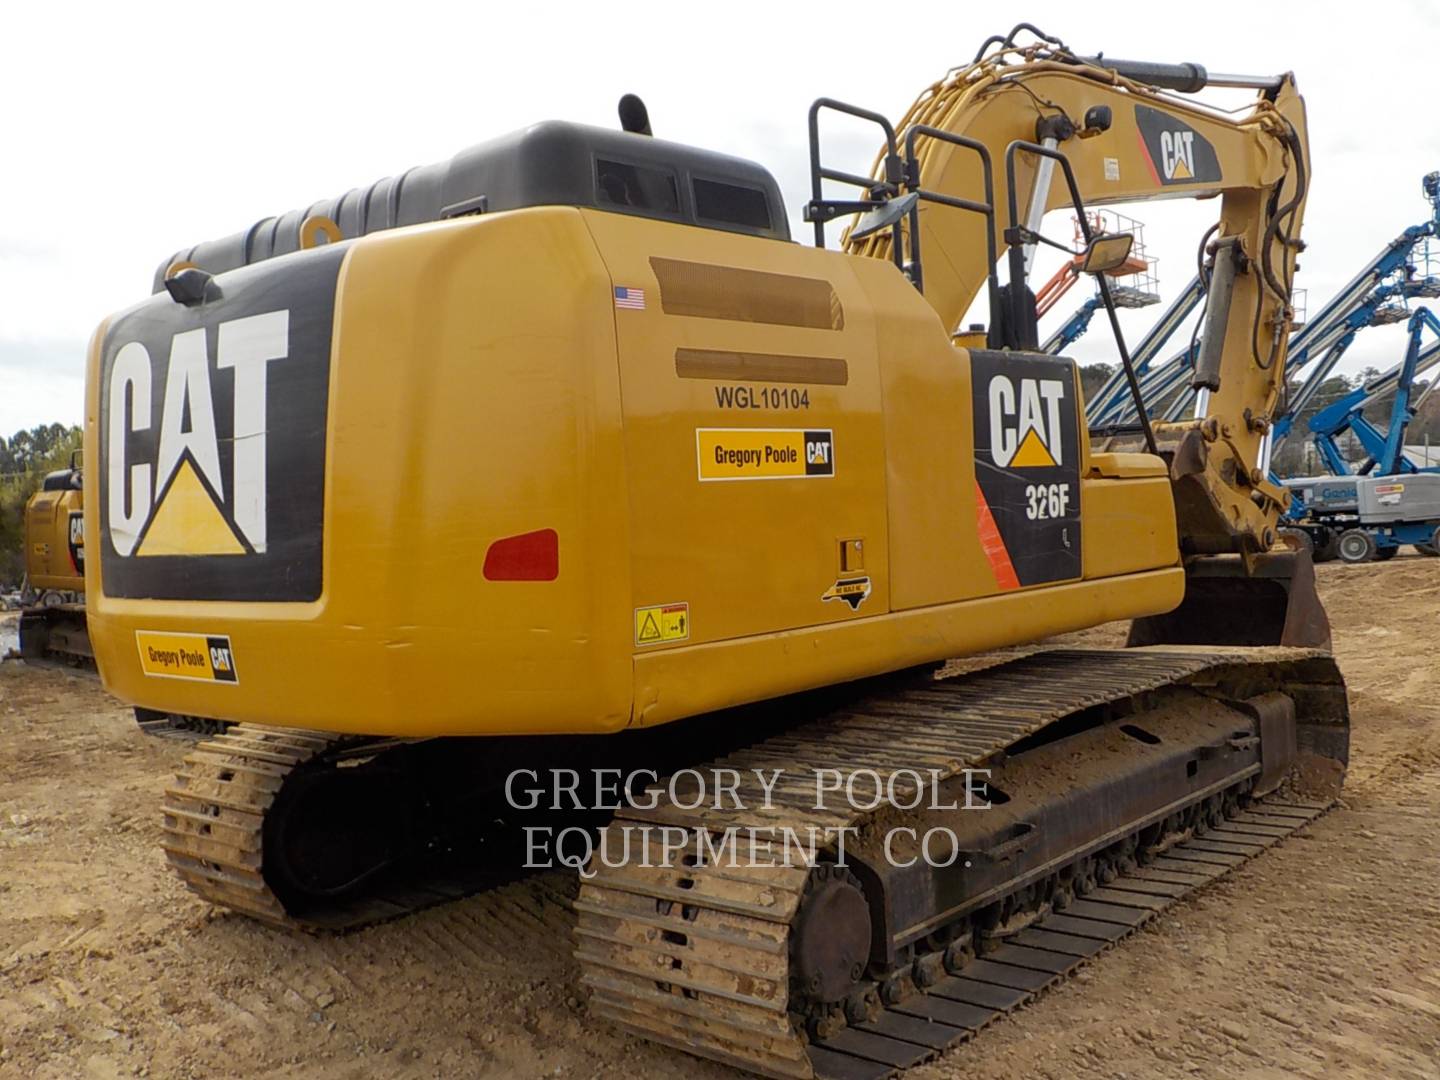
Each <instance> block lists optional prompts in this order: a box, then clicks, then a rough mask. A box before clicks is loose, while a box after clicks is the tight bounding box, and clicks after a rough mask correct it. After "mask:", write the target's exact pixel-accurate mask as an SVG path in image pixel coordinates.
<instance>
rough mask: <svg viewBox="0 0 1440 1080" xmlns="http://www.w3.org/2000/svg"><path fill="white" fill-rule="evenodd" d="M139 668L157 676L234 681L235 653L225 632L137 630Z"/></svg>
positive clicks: (136, 641)
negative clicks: (178, 632)
mask: <svg viewBox="0 0 1440 1080" xmlns="http://www.w3.org/2000/svg"><path fill="white" fill-rule="evenodd" d="M135 644H136V646H137V647H138V648H139V649H140V670H141V671H143V672H145V674H146V675H151V676H154V677H155V678H157V679H190V680H192V681H195V682H222V683H236V682H239V681H240V678H239V676H238V675H237V674H236V671H235V653H234V651H233V650H232V649H231V648H230V638H229V637H227V636H226V635H224V634H172V633H165V632H162V631H159V630H136V631H135Z"/></svg>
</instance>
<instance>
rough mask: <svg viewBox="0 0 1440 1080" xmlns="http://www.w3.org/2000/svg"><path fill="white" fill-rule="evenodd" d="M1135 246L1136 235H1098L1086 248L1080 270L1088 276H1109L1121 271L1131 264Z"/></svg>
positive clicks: (1092, 238) (1093, 237)
mask: <svg viewBox="0 0 1440 1080" xmlns="http://www.w3.org/2000/svg"><path fill="white" fill-rule="evenodd" d="M1134 244H1135V234H1134V233H1098V234H1096V235H1095V236H1092V237H1091V238H1090V243H1089V244H1087V245H1086V246H1085V257H1084V259H1083V260H1082V261H1081V263H1080V269H1081V270H1083V271H1084V272H1085V273H1087V274H1109V273H1112V272H1113V271H1116V270H1119V269H1120V268H1121V267H1122V266H1124V265H1125V264H1126V263H1127V262H1129V260H1130V249H1131V247H1133V246H1134Z"/></svg>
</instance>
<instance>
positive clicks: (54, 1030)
mask: <svg viewBox="0 0 1440 1080" xmlns="http://www.w3.org/2000/svg"><path fill="white" fill-rule="evenodd" d="M1320 577H1321V588H1322V591H1323V593H1324V596H1325V599H1326V601H1327V604H1328V605H1329V609H1330V613H1331V618H1332V620H1333V622H1334V624H1335V646H1336V651H1337V653H1338V655H1339V658H1340V662H1341V666H1342V668H1343V669H1344V671H1345V673H1346V676H1347V678H1348V679H1349V685H1350V694H1351V705H1352V710H1353V722H1354V728H1353V737H1352V764H1351V772H1350V778H1349V781H1348V784H1347V789H1346V796H1345V803H1344V805H1343V807H1341V808H1340V809H1337V810H1336V811H1334V812H1332V813H1331V814H1329V815H1328V816H1327V817H1325V818H1323V819H1321V820H1320V821H1319V822H1317V823H1316V824H1314V825H1313V826H1311V827H1310V828H1309V829H1308V830H1307V831H1306V832H1305V833H1303V834H1301V835H1300V836H1298V837H1296V838H1292V839H1291V840H1289V841H1287V842H1286V843H1284V844H1283V845H1281V846H1280V847H1278V848H1277V849H1275V850H1272V851H1271V852H1269V853H1268V854H1266V855H1264V856H1262V857H1261V858H1259V859H1257V860H1255V861H1253V862H1251V863H1249V864H1247V865H1246V866H1244V867H1242V868H1241V869H1240V870H1238V871H1236V872H1235V873H1233V874H1231V875H1230V876H1229V877H1227V878H1226V879H1224V880H1222V881H1221V882H1219V883H1217V884H1215V885H1212V886H1211V887H1210V888H1208V889H1206V890H1203V891H1202V892H1201V893H1199V894H1198V895H1197V896H1194V897H1192V898H1191V899H1189V900H1186V901H1183V902H1181V903H1180V904H1178V905H1176V906H1175V907H1174V908H1172V909H1171V910H1170V912H1169V913H1167V914H1166V915H1165V916H1164V917H1162V918H1161V919H1160V920H1158V921H1157V923H1155V924H1152V926H1151V927H1150V928H1149V929H1147V930H1145V931H1143V932H1142V933H1141V934H1139V935H1137V936H1136V937H1135V938H1133V939H1132V940H1131V941H1129V942H1128V943H1126V944H1125V945H1123V946H1121V947H1120V948H1118V949H1115V950H1112V951H1110V952H1109V953H1107V954H1106V955H1104V956H1102V957H1101V958H1099V959H1098V960H1097V961H1096V962H1095V963H1094V964H1092V965H1091V966H1090V967H1088V968H1087V969H1085V970H1084V971H1082V972H1081V974H1080V975H1079V976H1078V978H1077V979H1075V980H1073V981H1072V982H1070V983H1068V984H1066V985H1063V986H1061V987H1060V988H1058V989H1056V990H1055V991H1053V992H1051V993H1050V994H1048V995H1046V996H1044V997H1043V998H1042V999H1041V1000H1040V1001H1038V1002H1037V1003H1035V1004H1034V1005H1032V1006H1030V1007H1028V1008H1026V1009H1025V1010H1023V1011H1021V1012H1020V1013H1019V1014H1017V1015H1016V1016H1014V1017H1012V1018H1010V1019H1007V1020H1004V1021H1001V1022H1000V1023H998V1024H996V1025H994V1026H993V1027H991V1028H990V1029H989V1030H987V1031H985V1032H983V1033H982V1034H981V1035H980V1036H979V1037H978V1038H977V1039H975V1040H973V1041H972V1042H971V1043H969V1044H967V1045H965V1046H963V1047H960V1048H959V1049H957V1050H956V1051H954V1052H952V1053H950V1054H948V1055H946V1056H945V1057H944V1058H943V1059H941V1060H940V1061H938V1062H936V1063H934V1064H932V1065H930V1066H927V1067H925V1068H923V1069H920V1070H917V1071H916V1072H915V1073H913V1074H911V1075H912V1076H913V1077H914V1080H940V1078H951V1077H954V1078H959V1077H962V1076H963V1077H966V1078H967V1080H1000V1078H1008V1077H1021V1076H1025V1077H1031V1076H1038V1077H1048V1078H1051V1080H1060V1078H1062V1077H1063V1078H1066V1080H1069V1078H1073V1077H1079V1078H1096V1080H1098V1078H1101V1077H1105V1078H1112V1077H1129V1078H1145V1077H1177V1078H1186V1077H1192V1076H1196V1077H1226V1078H1247V1080H1248V1078H1255V1080H1260V1078H1268V1077H1281V1076H1305V1077H1334V1076H1338V1077H1357V1078H1358V1077H1364V1078H1367V1080H1371V1078H1378V1077H1387V1078H1391V1077H1394V1078H1422V1077H1423V1078H1434V1077H1440V842H1437V839H1436V819H1437V817H1440V664H1437V663H1436V661H1435V658H1434V651H1433V650H1434V643H1435V640H1436V638H1437V631H1440V560H1434V559H1426V558H1422V557H1418V556H1411V557H1406V556H1402V557H1400V558H1398V559H1396V560H1394V561H1392V562H1390V563H1386V564H1376V565H1370V566H1363V567H1349V566H1344V565H1340V564H1330V565H1326V566H1323V567H1321V568H1320ZM11 619H12V620H13V616H12V617H11ZM4 620H5V617H4V616H0V635H3V633H4V631H5V630H7V629H9V627H8V626H6V625H5V621H4ZM1091 636H1092V637H1093V636H1098V635H1091ZM184 749H185V748H184V746H183V745H182V744H179V743H174V742H168V741H163V740H158V739H154V738H149V737H146V736H142V735H140V734H139V733H138V732H137V731H136V730H135V728H134V726H133V722H132V721H131V718H130V715H129V713H128V712H127V711H126V710H125V709H123V708H121V707H120V706H119V705H118V704H117V703H115V702H114V701H113V700H112V699H110V698H108V697H107V696H106V695H105V694H104V692H103V691H102V690H101V689H100V686H99V684H98V682H97V681H96V680H95V679H94V678H93V677H87V676H84V675H80V674H72V673H67V672H63V671H56V670H38V669H35V668H33V667H27V666H26V665H24V664H19V663H15V662H7V663H0V1077H6V1078H8V1077H30V1076H35V1077H54V1078H70V1077H109V1076H134V1075H139V1076H147V1075H148V1076H155V1077H171V1076H177V1077H218V1076H259V1075H267V1076H282V1077H283V1076H294V1077H300V1076H305V1077H336V1078H338V1077H356V1078H359V1077H372V1076H384V1077H464V1076H481V1077H510V1076H516V1077H536V1076H572V1077H586V1076H611V1077H635V1076H640V1077H667V1076H679V1075H684V1076H687V1077H693V1078H696V1080H704V1078H711V1077H723V1076H733V1075H735V1074H733V1073H731V1072H729V1071H728V1070H725V1069H722V1068H720V1067H718V1066H713V1065H710V1064H708V1063H705V1062H699V1061H695V1060H692V1059H689V1058H686V1057H683V1056H681V1055H677V1054H672V1053H670V1052H669V1051H666V1050H663V1049H659V1048H657V1047H654V1046H650V1045H647V1044H645V1043H642V1042H640V1041H639V1040H635V1039H631V1038H628V1037H624V1036H621V1035H618V1034H616V1033H614V1032H613V1031H611V1030H610V1029H608V1028H607V1027H606V1026H605V1024H604V1023H602V1022H600V1021H599V1020H597V1019H595V1018H593V1017H591V1016H590V1015H589V1013H588V1012H587V1008H586V1005H585V1003H584V995H583V994H582V993H580V992H579V991H578V990H577V989H576V988H575V986H574V985H573V984H574V976H575V966H574V964H573V963H572V961H571V960H570V958H569V951H570V947H571V945H570V927H571V925H572V922H573V917H572V915H571V914H570V912H569V910H568V908H567V904H566V900H567V897H569V896H570V895H571V886H570V882H569V879H568V877H567V876H565V875H561V874H552V875H548V876H543V877H540V878H532V879H529V880H527V881H524V882H521V883H519V884H516V885H511V886H508V887H506V888H504V889H501V890H499V891H497V892H492V893H490V894H487V895H483V896H476V897H473V898H471V899H469V900H465V901H460V902H457V903H453V904H449V905H446V906H444V907H440V908H435V909H432V910H429V911H426V912H423V913H421V914H419V915H416V916H412V917H409V918H406V919H403V920H400V921H398V922H394V923H389V924H386V925H382V926H377V927H373V928H370V929H368V930H364V931H360V932H357V933H352V934H349V935H345V936H340V937H333V936H332V937H310V936H304V935H298V934H297V935H289V934H283V933H278V932H276V931H272V930H268V929H265V928H263V927H261V926H258V925H256V924H254V923H252V922H250V921H248V920H246V919H243V918H240V917H236V916H231V915H227V914H222V913H219V912H217V911H215V910H213V909H211V908H210V907H209V906H208V905H207V904H205V903H203V902H202V901H200V900H198V899H197V898H195V897H194V896H192V895H191V894H189V893H187V892H186V891H185V890H184V889H183V888H182V887H181V886H180V884H179V883H178V882H177V881H176V879H174V878H173V877H172V876H171V875H170V873H169V872H168V871H167V870H166V868H165V864H164V860H163V858H162V856H161V853H160V850H159V847H158V844H159V839H160V822H159V814H158V810H157V807H158V804H159V800H160V795H161V791H162V789H163V788H164V786H165V785H166V782H167V779H168V777H169V776H170V774H171V773H172V772H173V770H174V769H175V767H176V765H177V764H178V763H179V760H180V758H181V757H182V756H183V754H184Z"/></svg>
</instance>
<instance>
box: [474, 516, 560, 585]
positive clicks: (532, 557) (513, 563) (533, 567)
mask: <svg viewBox="0 0 1440 1080" xmlns="http://www.w3.org/2000/svg"><path fill="white" fill-rule="evenodd" d="M559 576H560V535H559V533H557V532H556V531H555V530H554V529H539V530H537V531H535V532H528V533H521V534H520V535H519V536H507V537H505V538H504V539H503V540H496V541H495V542H494V543H493V544H491V545H490V550H488V551H487V552H485V580H487V581H554V580H555V579H556V578H557V577H559Z"/></svg>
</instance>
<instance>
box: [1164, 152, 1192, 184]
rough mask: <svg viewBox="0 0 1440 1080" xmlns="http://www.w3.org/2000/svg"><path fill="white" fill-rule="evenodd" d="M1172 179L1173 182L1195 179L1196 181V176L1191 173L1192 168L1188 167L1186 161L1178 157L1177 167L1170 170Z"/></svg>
mask: <svg viewBox="0 0 1440 1080" xmlns="http://www.w3.org/2000/svg"><path fill="white" fill-rule="evenodd" d="M1170 179H1171V180H1193V179H1195V174H1194V173H1192V172H1191V171H1190V166H1189V165H1187V164H1185V159H1184V158H1183V157H1177V158H1176V159H1175V167H1174V168H1173V169H1171V170H1170Z"/></svg>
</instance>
